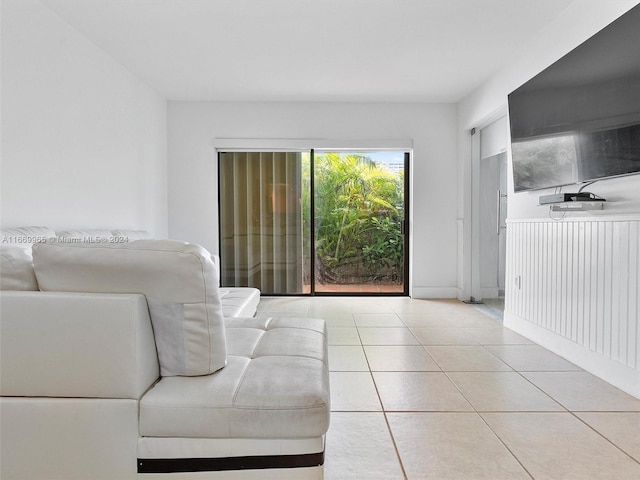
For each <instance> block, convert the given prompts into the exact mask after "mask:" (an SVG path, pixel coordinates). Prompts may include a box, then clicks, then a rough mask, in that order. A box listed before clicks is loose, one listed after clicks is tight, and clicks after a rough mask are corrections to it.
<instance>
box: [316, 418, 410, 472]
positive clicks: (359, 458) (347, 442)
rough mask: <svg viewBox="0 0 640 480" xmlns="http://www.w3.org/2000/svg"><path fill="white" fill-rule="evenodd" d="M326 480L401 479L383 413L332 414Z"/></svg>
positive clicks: (400, 470) (327, 444)
mask: <svg viewBox="0 0 640 480" xmlns="http://www.w3.org/2000/svg"><path fill="white" fill-rule="evenodd" d="M324 478H325V480H351V479H353V480H368V479H371V480H396V479H397V480H401V479H403V473H402V469H401V467H400V462H399V461H398V456H397V454H396V451H395V448H394V446H393V441H392V440H391V435H390V434H389V429H388V427H387V423H386V421H385V418H384V414H382V413H361V412H357V413H343V412H338V413H332V414H331V426H330V427H329V432H327V443H326V448H325V464H324Z"/></svg>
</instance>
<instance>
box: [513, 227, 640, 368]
mask: <svg viewBox="0 0 640 480" xmlns="http://www.w3.org/2000/svg"><path fill="white" fill-rule="evenodd" d="M638 297H640V217H638V216H636V215H634V216H628V217H626V216H619V217H594V218H589V219H586V218H575V219H563V220H560V221H554V220H513V221H510V222H509V223H508V227H507V273H506V299H505V300H506V305H505V325H507V324H506V318H507V314H508V315H510V316H516V317H518V318H519V320H520V321H521V320H525V321H526V322H530V323H531V324H533V325H535V326H537V327H539V328H541V329H544V330H546V331H548V332H552V333H553V334H555V335H558V336H560V337H562V338H563V339H566V340H568V341H570V342H573V343H574V344H576V345H579V346H582V347H584V348H585V349H588V351H589V354H591V353H592V352H593V353H597V354H599V355H601V356H602V357H605V358H606V359H607V360H612V361H615V362H618V363H620V364H622V365H624V366H626V367H630V368H631V369H632V370H636V371H637V370H640V351H639V350H640V326H639V324H640V300H639V298H638ZM507 326H508V325H507Z"/></svg>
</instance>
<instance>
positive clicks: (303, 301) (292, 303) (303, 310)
mask: <svg viewBox="0 0 640 480" xmlns="http://www.w3.org/2000/svg"><path fill="white" fill-rule="evenodd" d="M261 302H262V300H261ZM308 309H309V299H308V298H296V297H287V298H270V299H269V301H267V302H265V307H264V309H263V310H262V312H263V313H264V314H274V315H275V314H277V313H296V314H298V315H301V316H303V317H304V316H306V314H307V310H308Z"/></svg>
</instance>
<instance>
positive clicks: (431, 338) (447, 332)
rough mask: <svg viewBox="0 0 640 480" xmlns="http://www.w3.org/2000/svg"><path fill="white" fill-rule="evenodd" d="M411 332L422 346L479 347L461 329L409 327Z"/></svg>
mask: <svg viewBox="0 0 640 480" xmlns="http://www.w3.org/2000/svg"><path fill="white" fill-rule="evenodd" d="M411 331H412V332H413V334H414V335H415V337H416V338H417V339H418V340H419V341H420V343H421V344H422V345H479V343H478V342H477V340H476V339H475V338H473V337H472V336H471V335H469V334H468V333H466V332H465V331H464V330H462V329H461V328H450V327H411Z"/></svg>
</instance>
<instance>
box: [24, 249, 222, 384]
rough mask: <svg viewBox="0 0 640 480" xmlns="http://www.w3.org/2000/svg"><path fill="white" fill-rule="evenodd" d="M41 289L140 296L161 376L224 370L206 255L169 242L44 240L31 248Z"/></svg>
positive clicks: (212, 278) (219, 311)
mask: <svg viewBox="0 0 640 480" xmlns="http://www.w3.org/2000/svg"><path fill="white" fill-rule="evenodd" d="M33 260H34V268H35V272H36V277H37V279H38V284H39V286H40V289H41V290H50V291H63V292H91V293H141V294H143V295H145V296H146V298H147V303H148V304H149V313H150V314H151V322H152V324H153V331H154V336H155V340H156V347H157V349H158V360H159V362H160V370H161V374H162V375H163V376H172V375H186V376H193V375H206V374H209V373H213V372H215V371H216V370H219V369H220V368H222V367H224V366H225V363H226V339H225V329H224V321H223V316H222V307H221V304H220V297H219V295H218V287H217V285H218V279H217V275H216V269H215V266H214V264H213V262H212V261H211V257H210V255H209V252H207V251H206V250H205V249H204V248H202V247H200V246H198V245H192V244H189V243H186V242H180V241H175V240H137V241H134V242H130V243H123V244H120V245H117V244H91V243H79V244H73V243H59V242H58V243H48V244H36V245H34V248H33Z"/></svg>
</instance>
